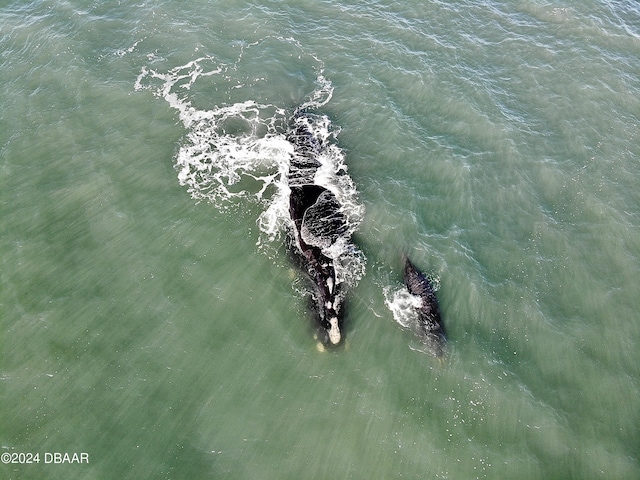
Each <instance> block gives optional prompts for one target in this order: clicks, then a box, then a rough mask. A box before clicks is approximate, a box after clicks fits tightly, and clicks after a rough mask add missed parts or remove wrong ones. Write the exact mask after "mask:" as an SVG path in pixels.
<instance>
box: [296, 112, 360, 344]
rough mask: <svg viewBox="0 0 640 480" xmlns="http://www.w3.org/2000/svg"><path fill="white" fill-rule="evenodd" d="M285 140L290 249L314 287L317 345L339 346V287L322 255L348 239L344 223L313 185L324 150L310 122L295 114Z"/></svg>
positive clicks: (333, 202) (325, 193) (333, 201)
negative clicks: (290, 147)
mask: <svg viewBox="0 0 640 480" xmlns="http://www.w3.org/2000/svg"><path fill="white" fill-rule="evenodd" d="M287 139H288V140H289V141H290V142H291V143H292V144H293V146H294V155H293V156H292V158H291V163H290V167H289V188H290V190H291V193H290V197H289V214H290V216H291V220H292V222H293V230H294V231H293V238H292V242H290V243H291V245H290V247H291V250H292V251H293V252H294V254H295V256H296V257H297V258H298V260H299V263H300V264H301V266H302V268H303V269H304V270H306V272H307V274H308V275H309V278H310V279H311V282H312V284H313V287H314V288H313V290H314V291H313V299H314V304H315V310H316V312H317V315H318V317H317V321H318V326H319V340H320V341H321V342H322V343H323V344H325V345H326V344H338V343H340V340H341V338H342V332H341V330H342V316H341V309H342V303H343V300H344V292H343V288H342V284H341V283H338V282H337V281H336V272H335V268H334V261H333V259H331V258H329V257H328V256H327V255H325V254H324V253H323V251H322V249H323V248H326V247H329V246H331V245H333V244H334V243H335V242H336V240H338V239H339V238H340V237H342V236H345V235H347V234H348V233H347V232H348V228H347V223H346V219H345V217H344V215H343V213H342V211H341V208H342V207H341V205H340V203H339V201H338V199H337V198H336V196H335V195H334V194H333V193H332V192H331V191H330V190H328V189H326V188H325V187H322V186H320V185H316V184H315V183H314V178H315V174H316V172H317V170H318V168H320V165H321V164H320V162H319V161H318V159H317V156H318V155H319V154H321V153H322V152H323V150H324V149H325V148H326V147H327V145H325V144H324V142H323V141H322V140H321V139H319V138H317V137H316V136H315V135H314V134H313V131H312V129H311V119H310V117H309V116H308V115H307V114H306V113H304V112H300V111H298V112H296V113H295V114H294V115H293V118H292V126H291V129H290V131H289V133H288V135H287Z"/></svg>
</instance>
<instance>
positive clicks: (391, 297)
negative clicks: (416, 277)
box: [382, 285, 422, 329]
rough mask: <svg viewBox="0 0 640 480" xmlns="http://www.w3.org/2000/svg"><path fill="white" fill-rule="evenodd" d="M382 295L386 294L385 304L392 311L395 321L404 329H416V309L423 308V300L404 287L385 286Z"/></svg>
mask: <svg viewBox="0 0 640 480" xmlns="http://www.w3.org/2000/svg"><path fill="white" fill-rule="evenodd" d="M382 293H383V294H384V303H385V304H386V305H387V307H388V308H389V310H391V313H392V314H393V319H394V320H395V321H396V322H397V323H398V324H399V325H400V326H402V327H403V328H410V329H413V328H416V326H417V324H418V312H417V310H416V309H417V308H420V307H421V306H422V299H421V298H420V297H418V296H416V295H412V294H411V293H409V290H407V287H405V286H404V285H402V286H397V287H392V286H385V287H383V289H382Z"/></svg>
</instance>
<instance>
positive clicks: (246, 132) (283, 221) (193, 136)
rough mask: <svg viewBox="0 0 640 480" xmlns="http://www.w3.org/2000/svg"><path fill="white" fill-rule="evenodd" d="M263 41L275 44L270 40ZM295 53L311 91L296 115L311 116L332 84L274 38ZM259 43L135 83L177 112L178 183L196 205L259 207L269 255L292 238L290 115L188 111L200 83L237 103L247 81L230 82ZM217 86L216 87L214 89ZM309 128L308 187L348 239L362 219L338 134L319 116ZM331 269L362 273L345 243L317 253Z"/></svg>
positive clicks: (251, 102)
mask: <svg viewBox="0 0 640 480" xmlns="http://www.w3.org/2000/svg"><path fill="white" fill-rule="evenodd" d="M270 40H272V41H274V39H273V38H271V39H270ZM275 41H278V42H285V43H287V44H288V45H289V46H293V48H294V49H296V50H298V54H299V56H300V57H304V58H306V60H308V61H309V62H311V63H312V64H313V69H314V71H315V81H314V85H315V88H314V89H313V91H311V92H310V93H309V94H308V95H307V96H306V98H305V99H304V101H303V102H302V103H301V105H299V106H297V107H296V109H295V111H314V112H317V110H318V109H319V108H321V107H323V106H324V105H326V104H327V103H328V102H329V101H330V100H331V97H332V95H333V86H332V84H331V82H330V81H329V80H328V79H327V78H326V77H325V76H324V74H323V64H322V62H321V61H320V60H319V59H318V58H317V57H315V56H314V55H312V54H308V53H306V52H304V49H303V48H302V47H301V46H300V45H299V44H298V43H297V42H296V41H295V40H293V39H281V38H278V39H275ZM260 45H261V42H256V43H253V44H249V45H244V46H243V47H242V49H241V51H240V54H239V55H238V58H237V59H236V61H235V62H233V63H227V64H225V63H222V62H217V61H216V59H215V58H213V57H211V56H202V57H200V58H196V59H195V60H192V61H190V62H188V63H187V64H185V65H182V66H177V67H174V68H170V69H168V70H166V71H159V70H157V69H154V68H151V66H145V67H143V68H142V70H141V73H140V74H139V75H138V78H137V79H136V82H135V89H136V90H138V91H141V90H147V91H151V92H152V93H153V94H154V95H156V96H157V97H160V98H163V99H164V100H165V101H166V102H167V103H168V104H169V106H170V107H171V108H173V109H175V110H176V111H177V112H178V116H179V119H180V122H181V123H182V125H183V126H184V128H185V130H186V134H185V137H184V139H183V140H182V141H181V145H180V147H179V149H178V152H177V153H176V155H175V156H174V164H175V168H176V170H177V172H178V181H179V183H180V184H181V185H183V186H185V187H186V188H187V190H188V192H189V193H190V195H191V196H192V198H194V199H195V200H196V201H207V202H210V203H211V204H212V205H214V206H215V207H216V208H217V209H218V210H219V211H221V212H227V211H234V210H236V211H237V210H238V209H239V208H241V206H242V205H244V204H245V202H254V203H256V204H258V205H260V206H261V209H262V212H261V213H260V214H259V216H258V218H257V219H256V223H257V225H258V226H259V229H260V238H259V239H258V240H257V244H258V246H259V247H260V248H261V249H263V250H265V251H268V250H270V248H272V247H269V245H274V244H275V243H276V242H278V241H281V240H282V238H283V236H284V235H286V234H287V233H290V232H291V228H292V223H291V218H290V214H289V194H290V189H289V180H290V179H289V169H290V165H291V159H292V157H293V155H294V154H295V152H294V145H293V144H292V143H291V142H290V141H289V140H287V132H288V131H289V129H290V125H291V123H290V119H291V117H292V115H293V114H294V111H291V109H287V108H285V107H284V106H282V105H276V104H274V103H271V102H268V101H261V100H258V99H252V98H244V99H242V100H241V101H235V102H227V103H221V104H218V105H214V106H213V107H212V108H209V109H200V108H198V107H197V106H196V105H195V99H196V97H197V95H196V94H193V93H192V92H193V90H195V89H196V87H200V88H202V86H203V85H206V82H210V83H216V82H217V85H222V90H223V91H219V90H218V89H216V90H217V93H216V95H215V97H216V98H233V97H234V96H236V97H237V92H238V90H241V89H242V87H243V82H246V79H242V78H240V76H235V77H234V74H235V73H236V71H237V70H238V69H239V68H242V62H243V61H245V60H244V55H245V53H246V52H247V51H248V50H250V49H254V48H260ZM218 88H220V87H218ZM307 118H308V119H309V122H310V124H309V129H310V130H311V131H312V132H313V135H314V136H316V137H317V138H318V139H320V141H322V142H324V143H327V145H328V147H327V148H325V149H323V151H322V152H320V154H319V155H318V161H319V162H320V164H321V166H320V168H319V169H317V172H316V173H315V176H314V179H313V181H314V183H316V184H317V185H320V186H323V187H325V188H327V189H328V190H330V191H331V192H332V193H333V194H334V195H335V196H336V198H337V200H338V202H339V203H340V204H341V206H342V213H343V214H344V216H345V218H346V220H347V226H348V231H349V234H351V233H353V232H354V231H355V230H356V229H357V227H358V225H359V223H360V221H361V219H362V216H363V214H364V207H363V206H362V205H361V204H360V203H359V202H358V198H357V191H356V187H355V184H354V183H353V181H352V179H351V178H350V177H349V176H348V175H347V173H346V172H347V167H346V164H345V155H344V152H343V151H342V150H341V149H340V148H339V147H338V146H337V145H336V144H335V140H336V136H337V134H338V133H339V129H334V128H333V127H332V125H331V121H330V119H329V118H328V117H327V116H326V115H321V114H317V113H314V114H311V115H309V116H308V117H307ZM324 253H325V254H327V256H329V257H330V258H332V259H333V260H334V261H335V263H336V277H337V281H339V282H340V281H344V282H346V283H347V284H348V285H350V286H354V285H355V284H357V282H358V281H359V280H360V278H361V277H362V276H363V275H364V266H365V258H364V256H363V254H362V253H361V252H360V251H359V250H358V249H356V248H355V247H354V246H353V245H352V244H350V243H345V242H336V243H334V244H332V245H327V248H326V251H325V252H324Z"/></svg>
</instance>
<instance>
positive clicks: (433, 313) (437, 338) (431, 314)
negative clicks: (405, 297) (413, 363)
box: [404, 256, 446, 358]
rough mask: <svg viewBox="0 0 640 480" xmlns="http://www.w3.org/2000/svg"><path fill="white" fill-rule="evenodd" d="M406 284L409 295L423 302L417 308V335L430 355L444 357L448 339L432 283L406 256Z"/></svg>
mask: <svg viewBox="0 0 640 480" xmlns="http://www.w3.org/2000/svg"><path fill="white" fill-rule="evenodd" d="M404 283H405V285H406V286H407V289H408V290H409V293H411V295H415V296H417V297H419V298H420V299H421V301H422V302H421V305H420V306H419V307H417V308H416V310H417V313H418V332H417V333H418V335H419V336H420V339H421V340H422V342H423V343H424V344H425V345H426V346H427V347H428V349H429V351H430V353H432V354H433V355H435V356H436V357H439V358H440V357H442V356H443V355H444V351H445V346H446V337H445V333H444V327H443V325H442V319H441V317H440V309H439V307H438V299H437V298H436V294H435V291H434V290H433V285H432V284H431V281H430V280H429V279H428V278H427V276H426V275H425V274H424V273H422V272H421V271H420V270H418V269H417V268H416V266H415V265H414V264H413V263H411V261H410V260H409V259H408V258H407V257H406V256H405V257H404Z"/></svg>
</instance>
